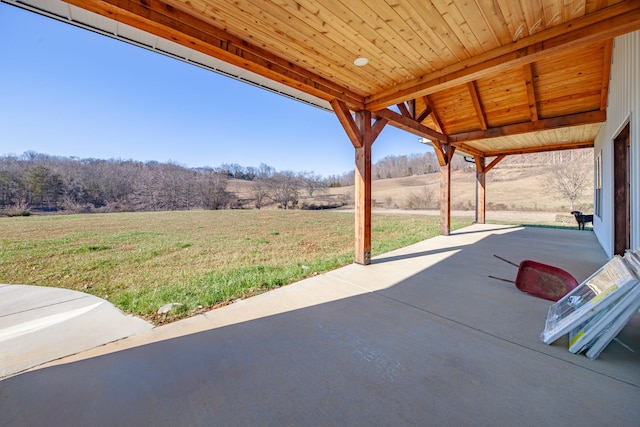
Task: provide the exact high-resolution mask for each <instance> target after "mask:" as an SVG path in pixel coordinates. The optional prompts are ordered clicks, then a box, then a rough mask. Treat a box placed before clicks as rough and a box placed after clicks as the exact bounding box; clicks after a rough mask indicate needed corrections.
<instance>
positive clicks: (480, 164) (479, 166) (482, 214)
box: [474, 155, 505, 224]
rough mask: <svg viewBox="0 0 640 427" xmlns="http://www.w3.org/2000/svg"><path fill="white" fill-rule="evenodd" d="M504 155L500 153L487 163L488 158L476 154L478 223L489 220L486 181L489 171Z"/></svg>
mask: <svg viewBox="0 0 640 427" xmlns="http://www.w3.org/2000/svg"><path fill="white" fill-rule="evenodd" d="M504 158H505V156H504V155H500V156H498V157H496V158H495V159H493V160H492V161H491V163H489V164H488V165H487V164H486V158H484V157H481V156H474V160H475V162H476V174H477V178H476V179H477V180H478V182H477V185H478V193H477V197H478V200H476V203H477V205H476V209H477V210H478V219H477V220H478V224H485V223H486V220H487V216H486V215H487V193H486V183H487V172H489V171H490V170H491V169H492V168H493V167H494V166H495V165H497V164H498V163H499V162H500V161H501V160H502V159H504Z"/></svg>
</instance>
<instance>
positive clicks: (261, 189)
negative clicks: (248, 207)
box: [251, 179, 267, 209]
mask: <svg viewBox="0 0 640 427" xmlns="http://www.w3.org/2000/svg"><path fill="white" fill-rule="evenodd" d="M251 194H252V195H253V199H254V200H255V207H256V209H261V208H262V207H263V206H264V205H265V201H266V200H267V183H266V182H265V180H264V179H256V180H254V181H253V186H252V187H251Z"/></svg>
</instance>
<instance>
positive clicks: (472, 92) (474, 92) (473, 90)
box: [467, 82, 487, 130]
mask: <svg viewBox="0 0 640 427" xmlns="http://www.w3.org/2000/svg"><path fill="white" fill-rule="evenodd" d="M467 89H468V90H469V96H470V97H471V102H472V103H473V108H474V109H475V110H476V117H478V121H479V122H480V129H482V130H487V116H486V114H485V113H484V108H482V103H481V102H480V96H479V95H478V88H477V87H476V83H475V82H469V83H467Z"/></svg>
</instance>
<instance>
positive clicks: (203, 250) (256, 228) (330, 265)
mask: <svg viewBox="0 0 640 427" xmlns="http://www.w3.org/2000/svg"><path fill="white" fill-rule="evenodd" d="M471 222H472V219H471V218H452V229H457V228H461V227H464V226H467V225H470V224H471ZM438 233H439V218H437V217H426V216H418V215H376V214H374V216H373V220H372V246H373V247H372V255H373V256H375V255H379V254H382V253H385V252H388V251H391V250H393V249H396V248H399V247H402V246H407V245H409V244H412V243H415V242H418V241H421V240H424V239H427V238H429V237H432V236H435V235H437V234H438ZM353 247H354V217H353V214H349V213H344V212H329V211H300V210H295V211H282V210H262V211H258V210H252V211H250V210H247V211H244V210H220V211H179V212H148V213H112V214H88V215H56V216H31V217H13V218H0V283H11V284H27V285H41V286H52V287H61V288H67V289H74V290H80V291H83V292H87V293H90V294H93V295H96V296H99V297H101V298H104V299H106V300H108V301H110V302H112V303H113V304H114V305H116V306H118V307H119V308H120V309H121V310H123V311H125V312H127V313H131V314H134V315H137V316H140V317H144V318H146V319H147V320H150V321H152V322H154V323H156V324H159V323H164V322H169V321H173V320H176V319H179V318H182V317H186V316H190V315H193V314H195V313H198V312H201V311H204V310H207V309H211V308H212V307H215V306H217V305H224V304H225V303H228V302H230V301H233V300H235V299H238V298H246V297H249V296H251V295H255V294H258V293H261V292H264V291H266V290H269V289H272V288H276V287H279V286H283V285H286V284H289V283H292V282H295V281H298V280H300V279H303V278H305V277H309V276H312V275H315V274H318V273H321V272H324V271H328V270H332V269H335V268H337V267H340V266H343V265H346V264H350V263H351V262H353V257H354V252H353ZM167 303H180V304H182V305H180V306H174V307H173V308H172V310H171V312H169V313H168V314H163V315H158V314H156V312H157V310H158V308H159V307H161V306H162V305H164V304H167Z"/></svg>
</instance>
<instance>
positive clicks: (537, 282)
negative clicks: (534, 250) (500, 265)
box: [489, 255, 579, 301]
mask: <svg viewBox="0 0 640 427" xmlns="http://www.w3.org/2000/svg"><path fill="white" fill-rule="evenodd" d="M494 257H496V258H498V259H500V260H502V261H505V262H507V263H509V264H511V265H513V266H515V267H518V275H517V276H516V280H515V282H514V281H513V280H508V279H502V278H500V277H495V276H489V277H491V278H492V279H497V280H502V281H505V282H510V283H515V284H516V288H518V289H519V290H520V291H522V292H524V293H527V294H529V295H533V296H536V297H538V298H544V299H546V300H549V301H558V300H559V299H560V298H562V297H563V296H565V295H566V294H568V293H569V292H570V291H572V290H573V289H575V288H576V287H577V286H578V285H579V283H578V281H577V280H576V279H575V278H574V277H573V276H572V275H571V274H569V273H567V272H566V271H564V270H563V269H561V268H558V267H554V266H552V265H547V264H542V263H540V262H536V261H531V260H528V259H526V260H524V261H522V262H521V263H520V265H517V264H514V263H513V262H511V261H508V260H506V259H504V258H501V257H499V256H498V255H494Z"/></svg>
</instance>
